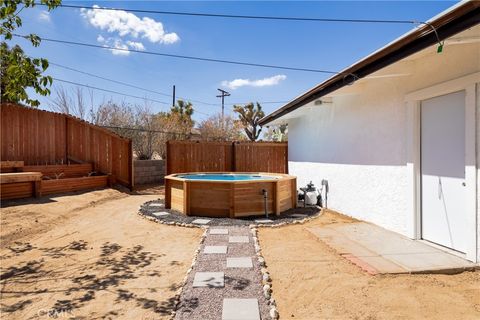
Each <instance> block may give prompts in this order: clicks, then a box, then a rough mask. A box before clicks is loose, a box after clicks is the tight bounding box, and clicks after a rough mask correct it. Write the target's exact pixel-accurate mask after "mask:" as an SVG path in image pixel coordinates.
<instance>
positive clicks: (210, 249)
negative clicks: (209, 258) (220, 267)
mask: <svg viewBox="0 0 480 320" xmlns="http://www.w3.org/2000/svg"><path fill="white" fill-rule="evenodd" d="M203 253H220V254H225V253H227V246H205V248H204V249H203Z"/></svg>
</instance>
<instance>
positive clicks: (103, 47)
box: [12, 33, 342, 75]
mask: <svg viewBox="0 0 480 320" xmlns="http://www.w3.org/2000/svg"><path fill="white" fill-rule="evenodd" d="M12 35H13V36H15V37H19V38H24V39H28V36H26V35H21V34H16V33H13V34H12ZM39 38H40V40H41V41H46V42H54V43H62V44H71V45H76V46H84V47H91V48H99V49H108V50H117V51H128V52H135V53H143V54H148V55H155V56H162V57H169V58H179V59H188V60H197V61H207V62H217V63H225V64H233V65H243V66H250V67H261V68H271V69H282V70H291V71H304V72H315V73H328V74H333V75H335V74H342V73H341V72H337V71H329V70H319V69H309V68H296V67H287V66H279V65H271V64H261V63H252V62H242V61H233V60H223V59H213V58H203V57H196V56H185V55H178V54H170V53H162V52H153V51H142V50H136V49H124V48H115V47H111V46H106V45H98V44H92V43H85V42H75V41H68V40H60V39H52V38H43V37H39Z"/></svg>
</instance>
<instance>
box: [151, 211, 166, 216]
mask: <svg viewBox="0 0 480 320" xmlns="http://www.w3.org/2000/svg"><path fill="white" fill-rule="evenodd" d="M169 214H170V212H166V211H160V212H153V213H152V215H154V216H155V217H165V216H168V215H169Z"/></svg>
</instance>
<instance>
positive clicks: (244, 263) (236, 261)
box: [227, 257, 253, 268]
mask: <svg viewBox="0 0 480 320" xmlns="http://www.w3.org/2000/svg"><path fill="white" fill-rule="evenodd" d="M227 268H253V263H252V258H250V257H238V258H227Z"/></svg>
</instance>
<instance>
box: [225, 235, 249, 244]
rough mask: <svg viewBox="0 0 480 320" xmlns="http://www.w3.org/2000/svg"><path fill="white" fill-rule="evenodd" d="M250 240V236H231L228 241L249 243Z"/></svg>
mask: <svg viewBox="0 0 480 320" xmlns="http://www.w3.org/2000/svg"><path fill="white" fill-rule="evenodd" d="M249 241H250V240H249V239H248V236H230V237H228V242H230V243H248V242H249Z"/></svg>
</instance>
